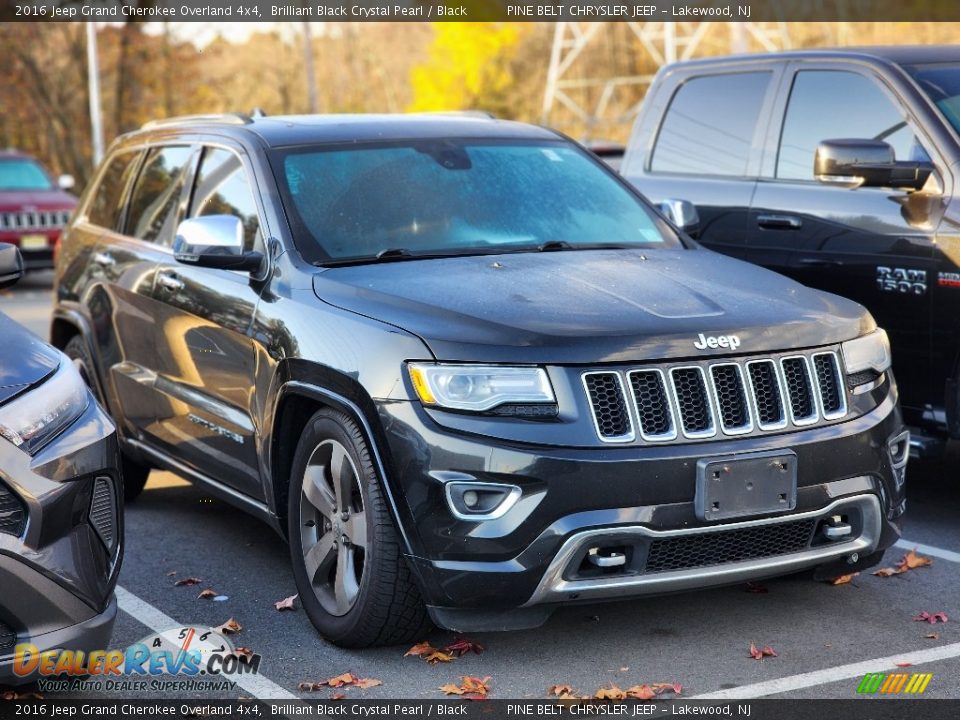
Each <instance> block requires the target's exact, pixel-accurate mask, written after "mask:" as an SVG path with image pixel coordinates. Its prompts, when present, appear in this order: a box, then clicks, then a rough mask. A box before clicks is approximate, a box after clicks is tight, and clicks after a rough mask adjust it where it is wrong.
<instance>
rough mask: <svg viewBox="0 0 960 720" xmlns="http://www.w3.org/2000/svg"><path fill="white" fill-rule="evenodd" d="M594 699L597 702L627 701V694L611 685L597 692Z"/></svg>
mask: <svg viewBox="0 0 960 720" xmlns="http://www.w3.org/2000/svg"><path fill="white" fill-rule="evenodd" d="M593 697H594V698H596V699H597V700H626V699H627V693H626V691H624V690H621V689H620V688H618V687H617V686H616V685H613V684H611V685H610V687H608V688H600V689H599V690H597V692H596V693H594V696H593Z"/></svg>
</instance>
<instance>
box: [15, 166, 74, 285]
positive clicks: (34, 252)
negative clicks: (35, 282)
mask: <svg viewBox="0 0 960 720" xmlns="http://www.w3.org/2000/svg"><path fill="white" fill-rule="evenodd" d="M72 187H73V177H72V176H70V175H61V176H60V177H59V178H58V179H57V180H56V181H54V179H53V177H52V176H51V175H50V173H49V172H47V170H46V169H45V168H44V167H43V166H42V165H41V164H40V163H39V162H38V161H37V160H36V159H35V158H32V157H30V156H29V155H25V154H23V153H19V152H16V151H13V150H6V151H0V242H7V243H12V244H14V245H18V246H19V247H20V252H21V253H22V255H23V262H24V267H25V268H26V269H28V270H41V269H46V268H52V267H53V250H54V247H55V246H56V244H57V243H58V242H59V241H60V232H61V231H62V230H63V226H64V225H66V224H67V220H69V219H70V214H71V213H72V212H73V209H74V208H75V207H76V206H77V199H76V198H75V197H74V196H73V195H71V194H69V193H68V192H66V191H67V190H69V189H71V188H72Z"/></svg>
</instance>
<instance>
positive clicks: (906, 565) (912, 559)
mask: <svg viewBox="0 0 960 720" xmlns="http://www.w3.org/2000/svg"><path fill="white" fill-rule="evenodd" d="M928 565H933V560H931V559H930V558H928V557H923V556H922V555H917V549H916V548H914V549H913V550H911V551H910V552H908V553H907V554H906V555H904V556H903V558H902V559H901V560H900V562H898V563H897V567H898V568H900V569H901V570H900V572H906V571H907V570H916V569H917V568H919V567H927V566H928Z"/></svg>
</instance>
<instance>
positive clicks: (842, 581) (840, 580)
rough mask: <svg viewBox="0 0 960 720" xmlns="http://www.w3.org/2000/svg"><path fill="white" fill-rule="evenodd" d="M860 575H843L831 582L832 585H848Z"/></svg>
mask: <svg viewBox="0 0 960 720" xmlns="http://www.w3.org/2000/svg"><path fill="white" fill-rule="evenodd" d="M859 574H860V573H850V574H849V575H841V576H840V577H835V578H834V579H833V580H830V581H829V582H830V584H831V585H846V584H848V583H849V582H850V581H851V580H853V579H854V578H855V577H856V576H857V575H859Z"/></svg>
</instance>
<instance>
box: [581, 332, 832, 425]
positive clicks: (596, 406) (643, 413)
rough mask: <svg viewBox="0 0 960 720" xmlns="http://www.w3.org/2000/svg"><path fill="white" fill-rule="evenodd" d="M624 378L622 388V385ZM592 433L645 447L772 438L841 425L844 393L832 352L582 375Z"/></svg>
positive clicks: (592, 372) (594, 372)
mask: <svg viewBox="0 0 960 720" xmlns="http://www.w3.org/2000/svg"><path fill="white" fill-rule="evenodd" d="M624 379H625V382H624ZM583 385H584V388H585V389H586V392H587V397H588V399H589V401H590V408H591V411H592V413H593V418H594V421H595V427H596V431H597V435H598V436H599V437H600V439H601V440H602V441H603V442H630V441H632V440H633V439H634V430H633V429H634V427H636V428H637V429H638V431H639V432H638V434H639V436H640V438H641V439H642V440H644V441H648V442H666V441H670V440H675V439H680V438H681V437H682V438H684V439H688V440H694V439H706V438H712V437H721V436H724V435H726V436H730V435H741V434H747V433H753V432H772V431H776V430H786V429H789V428H790V427H791V426H792V427H804V426H807V425H812V424H815V423H818V422H821V421H832V420H839V419H840V418H843V417H844V416H846V414H847V402H846V392H847V390H846V388H845V386H844V381H843V375H842V374H841V370H840V361H839V359H838V356H837V354H836V353H835V352H833V351H832V350H827V351H818V352H814V353H811V354H810V355H796V354H795V355H787V356H784V357H776V358H746V359H743V360H724V361H719V362H701V363H697V364H689V365H677V366H674V367H669V366H666V367H646V368H627V369H625V370H623V371H622V372H621V371H614V370H606V371H591V372H586V373H584V374H583Z"/></svg>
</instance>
